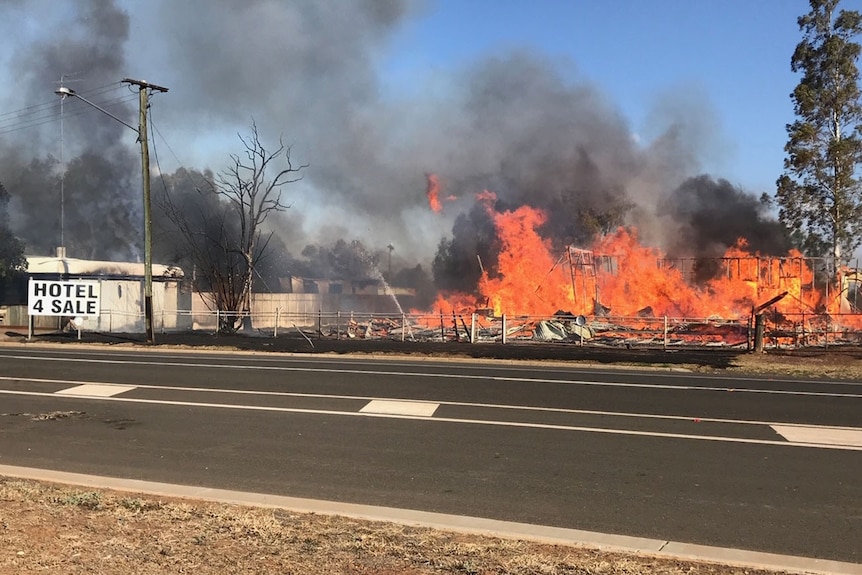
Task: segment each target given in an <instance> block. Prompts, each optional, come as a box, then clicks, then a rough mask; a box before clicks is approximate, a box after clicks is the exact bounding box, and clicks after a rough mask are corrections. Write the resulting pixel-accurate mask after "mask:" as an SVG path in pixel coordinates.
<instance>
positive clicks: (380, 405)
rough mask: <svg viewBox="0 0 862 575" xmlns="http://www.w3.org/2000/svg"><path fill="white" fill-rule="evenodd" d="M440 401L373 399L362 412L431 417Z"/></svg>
mask: <svg viewBox="0 0 862 575" xmlns="http://www.w3.org/2000/svg"><path fill="white" fill-rule="evenodd" d="M438 407H440V404H439V403H429V402H427V401H393V400H390V399H373V400H371V401H369V402H368V404H367V405H366V406H365V407H363V408H362V409H360V410H359V411H360V412H362V413H377V414H380V415H413V416H419V417H431V416H432V415H434V412H435V411H437V408H438Z"/></svg>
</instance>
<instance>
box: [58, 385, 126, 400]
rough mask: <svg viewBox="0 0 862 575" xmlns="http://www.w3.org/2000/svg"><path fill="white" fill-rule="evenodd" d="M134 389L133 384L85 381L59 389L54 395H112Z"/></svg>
mask: <svg viewBox="0 0 862 575" xmlns="http://www.w3.org/2000/svg"><path fill="white" fill-rule="evenodd" d="M133 389H135V386H134V385H116V384H113V383H85V384H82V385H76V386H75V387H69V388H67V389H61V390H60V391H56V392H54V394H55V395H71V396H75V397H114V396H115V395H119V394H121V393H125V392H127V391H132V390H133Z"/></svg>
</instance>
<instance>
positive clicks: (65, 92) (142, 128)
mask: <svg viewBox="0 0 862 575" xmlns="http://www.w3.org/2000/svg"><path fill="white" fill-rule="evenodd" d="M123 82H126V83H128V84H135V85H136V86H138V88H139V93H140V124H139V126H138V127H137V128H135V127H134V126H132V125H131V124H128V123H127V122H125V121H123V120H121V119H120V118H118V117H117V116H115V115H114V114H112V113H110V112H109V111H107V110H105V109H104V108H102V107H101V106H99V105H98V104H95V103H93V102H91V101H90V100H88V99H86V98H85V97H83V96H81V95H80V94H78V93H77V92H75V90H72V89H70V88H66V87H64V86H60V87H59V88H57V89H56V90H54V93H55V94H57V95H58V96H60V97H61V98H71V97H74V98H78V99H79V100H81V101H82V102H84V103H85V104H87V105H89V106H92V107H93V108H95V109H97V110H99V111H100V112H102V113H103V114H105V115H107V116H110V117H111V118H113V119H114V120H116V121H118V122H119V123H121V124H122V125H124V126H126V127H127V128H129V129H131V130H132V131H134V132H135V133H136V134H137V135H138V141H139V142H140V143H141V173H142V176H143V189H144V318H145V323H146V330H147V343H155V341H156V337H155V330H154V329H153V239H152V231H151V229H150V228H151V224H152V217H151V211H150V156H149V149H148V147H147V107H148V104H147V95H148V92H147V90H148V89H153V90H157V91H159V92H167V91H168V89H167V88H165V87H162V86H156V85H155V84H149V83H147V82H144V81H142V80H132V79H130V78H124V79H123Z"/></svg>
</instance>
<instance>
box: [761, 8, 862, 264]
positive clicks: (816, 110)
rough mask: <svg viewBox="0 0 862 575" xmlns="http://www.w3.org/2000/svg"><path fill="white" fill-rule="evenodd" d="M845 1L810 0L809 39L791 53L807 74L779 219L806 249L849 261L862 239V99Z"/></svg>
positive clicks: (859, 24) (853, 16)
mask: <svg viewBox="0 0 862 575" xmlns="http://www.w3.org/2000/svg"><path fill="white" fill-rule="evenodd" d="M839 2H840V0H810V5H811V11H810V12H809V13H808V14H805V15H803V16H801V17H799V19H798V24H799V29H800V31H801V32H802V33H803V39H802V41H801V42H799V44H798V45H797V46H796V50H795V51H794V53H793V56H792V58H791V69H792V71H793V72H796V73H799V74H801V79H800V81H799V84H798V85H797V86H796V88H795V89H794V90H793V92H792V93H791V95H790V97H791V99H792V101H793V106H794V113H795V115H796V120H795V121H794V122H793V123H791V124H788V125H787V135H788V141H787V144H786V145H785V147H784V150H785V152H786V153H787V155H786V158H785V161H784V173H783V174H782V175H781V177H780V178H779V179H778V182H777V186H778V189H777V193H776V201H777V203H778V206H779V208H780V211H779V219H780V221H781V223H782V224H784V225H785V226H786V227H788V228H789V229H790V230H791V231H792V232H793V237H794V238H796V241H797V242H798V243H800V244H801V245H800V246H799V247H801V248H802V249H803V250H804V251H805V252H806V254H807V255H810V256H831V257H833V258H834V259H835V261H836V263H845V262H846V261H847V260H848V259H849V258H850V256H851V254H852V253H853V251H854V250H855V249H856V248H857V247H859V245H860V243H862V188H860V181H859V177H858V173H859V166H860V163H862V104H860V89H859V69H858V67H857V65H856V64H857V60H858V58H859V53H860V46H859V44H858V43H856V42H854V38H855V37H856V36H857V35H858V34H859V33H860V32H862V16H860V13H859V12H857V11H847V10H840V11H838V4H839Z"/></svg>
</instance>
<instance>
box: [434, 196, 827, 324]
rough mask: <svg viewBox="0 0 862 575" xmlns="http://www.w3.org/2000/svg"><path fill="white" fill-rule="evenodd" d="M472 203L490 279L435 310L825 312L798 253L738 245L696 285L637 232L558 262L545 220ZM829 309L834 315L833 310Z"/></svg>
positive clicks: (531, 211)
mask: <svg viewBox="0 0 862 575" xmlns="http://www.w3.org/2000/svg"><path fill="white" fill-rule="evenodd" d="M430 181H431V180H430V179H429V182H430ZM435 181H436V180H435ZM429 189H430V188H429ZM477 199H478V200H479V201H482V202H484V203H485V204H486V207H487V209H488V210H489V213H490V214H491V216H492V217H493V220H494V225H495V227H496V230H497V235H498V238H499V240H500V244H501V251H500V253H499V254H498V265H497V269H496V272H495V275H494V276H493V277H492V276H491V275H489V273H488V271H487V270H483V272H482V275H481V278H480V280H479V283H478V286H477V294H478V297H476V296H471V295H467V294H446V295H440V296H438V299H437V302H435V304H434V305H435V309H439V310H441V311H442V310H459V311H463V310H469V309H470V308H472V309H474V310H475V309H476V308H477V307H480V308H482V307H490V308H492V309H493V311H494V313H495V314H496V315H502V314H521V315H545V316H550V315H553V314H555V313H556V312H558V311H566V312H570V313H574V314H578V315H594V314H603V315H614V316H620V317H633V316H654V317H660V316H669V317H675V318H708V317H721V318H725V319H737V318H742V317H746V316H748V315H749V314H750V313H751V312H752V310H753V309H754V308H755V307H756V306H758V305H760V304H761V303H763V302H765V301H768V300H770V299H771V298H774V297H776V296H779V295H781V294H783V293H784V292H786V293H787V295H786V296H784V297H782V298H780V300H779V301H777V303H775V304H774V309H776V310H778V311H780V312H782V313H810V312H813V311H814V310H816V309H818V308H820V309H822V308H823V306H824V302H823V297H822V294H821V293H820V292H819V291H818V290H817V289H816V288H815V286H814V274H813V271H812V270H811V269H810V268H809V267H808V265H807V263H806V260H805V259H804V258H803V257H802V255H801V254H800V253H799V252H796V251H792V252H790V253H788V254H787V256H784V257H770V256H761V255H759V254H757V253H751V252H750V251H749V250H748V244H747V242H746V241H745V239H742V238H741V239H740V240H739V241H738V242H737V243H736V245H734V246H732V247H731V248H729V249H728V250H727V252H726V253H725V255H724V257H723V258H721V259H720V260H716V261H715V262H713V263H714V265H717V266H718V268H717V269H716V270H712V271H713V274H712V275H713V277H714V279H712V280H710V281H708V282H706V283H705V284H697V283H696V282H693V281H692V278H693V275H694V271H695V268H696V265H697V262H696V261H695V260H694V259H690V260H688V262H687V263H686V261H684V260H671V259H669V258H667V257H666V256H665V254H663V253H661V251H659V250H658V249H656V248H649V247H644V246H642V245H641V244H640V243H639V241H638V237H637V232H636V230H632V229H624V228H620V229H618V230H617V231H616V232H614V233H612V234H609V235H607V236H605V237H603V238H600V239H599V240H597V241H596V242H595V244H594V245H593V246H591V248H590V249H589V250H580V249H576V248H573V247H571V246H570V247H569V248H568V249H567V251H566V252H565V253H563V255H561V256H560V255H555V254H554V251H553V248H552V245H551V243H550V242H549V241H548V240H546V239H543V238H542V237H540V236H539V234H538V231H537V230H538V228H539V227H540V226H541V225H542V224H543V223H544V222H545V218H546V216H545V214H544V212H542V211H541V210H538V209H535V208H532V207H529V206H522V207H520V208H518V209H517V210H515V211H507V212H503V213H496V212H494V211H493V207H492V206H493V203H494V200H495V199H496V196H495V195H494V194H493V193H492V192H488V191H485V192H483V193H481V194H478V195H477ZM686 267H688V269H686ZM829 307H830V309H831V307H833V305H832V304H829ZM834 307H835V308H836V311H837V303H835V304H834Z"/></svg>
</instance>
